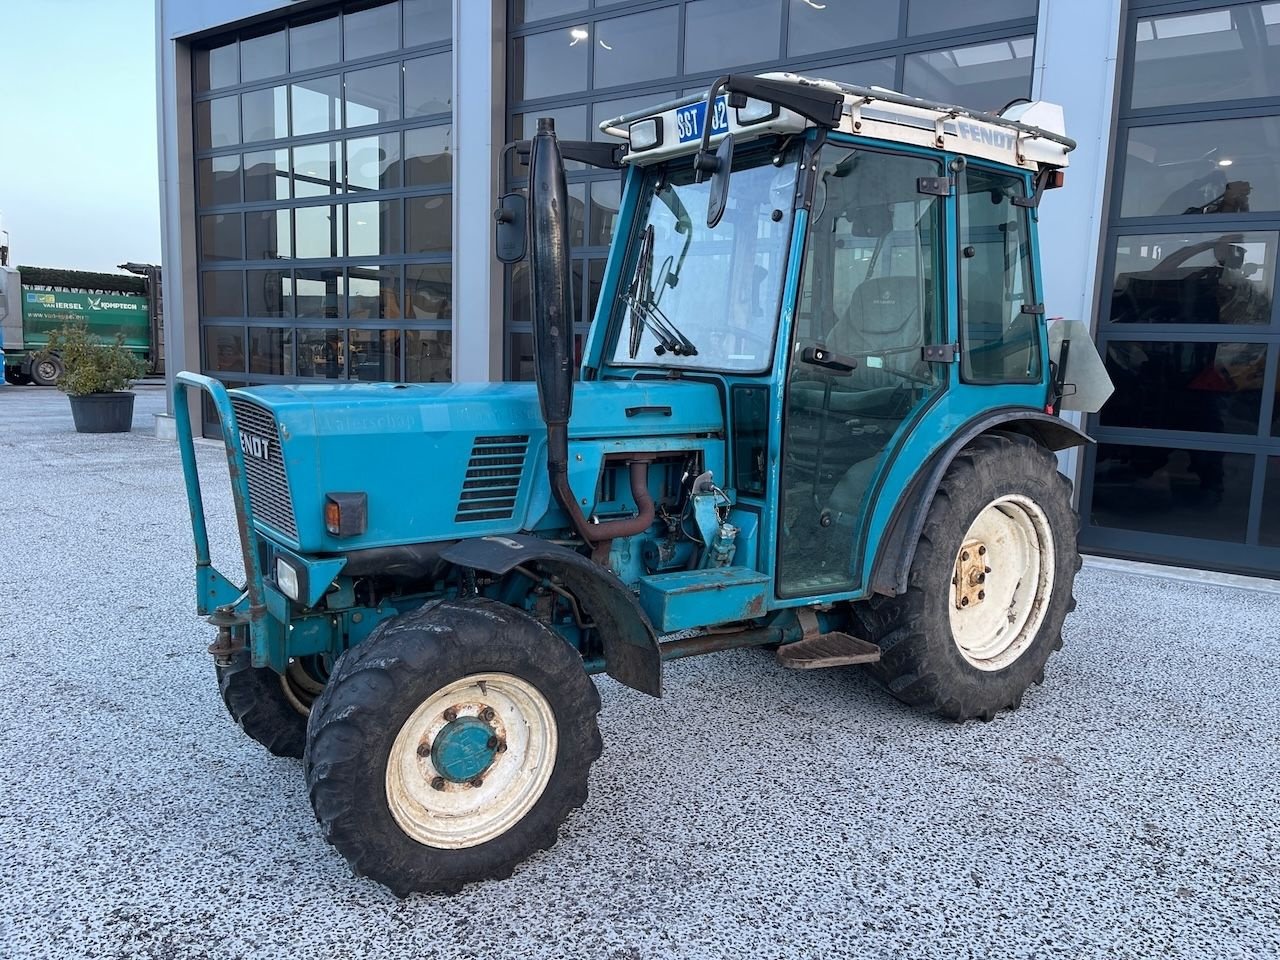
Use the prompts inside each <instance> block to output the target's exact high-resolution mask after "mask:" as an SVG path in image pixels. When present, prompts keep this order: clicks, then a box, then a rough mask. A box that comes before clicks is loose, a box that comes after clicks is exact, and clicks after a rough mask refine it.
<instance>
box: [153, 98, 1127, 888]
mask: <svg viewBox="0 0 1280 960" xmlns="http://www.w3.org/2000/svg"><path fill="white" fill-rule="evenodd" d="M602 129H603V130H604V132H605V133H607V134H611V135H613V136H615V137H617V138H619V139H620V140H621V143H620V144H619V143H611V142H607V141H606V142H603V143H600V142H568V141H564V142H561V141H558V139H557V138H556V136H555V133H554V125H553V123H552V122H551V121H550V120H546V119H544V120H539V122H538V126H537V132H536V135H535V136H534V137H533V138H532V139H531V140H529V141H524V142H521V143H518V144H514V145H512V148H513V149H514V150H515V151H516V152H517V153H519V154H520V155H522V156H524V157H525V158H526V160H527V162H528V165H529V186H528V190H527V194H526V195H521V194H518V193H517V194H511V195H508V196H505V197H502V198H501V199H500V200H499V203H498V209H497V211H496V213H495V218H496V221H497V226H496V230H497V238H496V241H495V245H496V250H497V252H498V256H499V258H500V259H503V260H505V261H507V262H513V261H515V260H519V259H523V258H524V257H526V256H527V257H528V259H529V265H528V267H529V272H530V276H531V285H532V309H533V316H534V356H535V383H531V384H527V383H490V384H462V383H459V384H452V385H449V384H409V383H395V384H393V383H384V384H369V383H352V384H349V385H346V384H344V385H330V384H315V385H298V386H270V387H254V388H249V389H235V390H227V389H225V388H224V387H223V386H222V385H221V384H220V383H218V382H217V381H215V380H212V379H209V378H207V377H202V376H198V375H196V374H193V373H181V374H179V375H178V377H177V387H176V394H175V406H176V409H177V413H178V416H177V417H176V420H177V424H178V427H179V432H180V449H181V454H182V463H183V469H184V471H185V474H186V483H187V488H188V494H189V498H190V507H191V517H192V526H193V529H194V534H195V544H196V582H197V591H198V593H197V604H198V608H199V611H200V612H201V613H202V614H205V615H208V619H209V621H210V623H211V624H212V625H213V626H215V627H216V629H217V634H216V637H215V638H214V641H213V643H212V645H211V646H210V652H211V653H212V654H213V655H214V658H215V664H216V672H217V677H218V682H219V686H220V689H221V694H222V697H223V699H224V701H225V702H226V706H227V708H228V710H229V711H230V713H231V715H232V717H233V718H234V719H235V720H236V721H237V722H238V723H239V724H240V725H241V726H242V727H243V729H244V731H245V733H247V734H248V735H249V736H250V737H252V738H253V739H255V740H257V741H259V742H260V743H262V744H263V745H264V746H266V747H267V748H268V749H269V750H270V751H271V752H272V753H275V754H278V755H286V756H294V757H302V758H303V762H304V768H305V775H306V782H307V787H308V790H309V793H310V797H311V802H312V804H313V806H314V809H315V814H316V817H317V819H318V820H319V822H320V825H321V829H322V831H323V833H324V836H325V837H326V838H327V839H328V840H329V841H330V842H331V843H332V844H333V845H334V846H335V847H337V848H338V850H339V851H341V853H342V854H343V855H344V856H345V857H346V858H347V860H348V861H349V862H350V864H351V866H352V867H353V868H354V870H355V872H357V873H358V874H363V875H367V876H369V877H372V878H374V879H376V880H378V881H380V882H381V883H383V884H385V885H386V886H387V887H389V888H390V889H391V890H393V891H394V892H396V893H398V894H401V895H404V894H407V893H409V892H412V891H446V892H453V891H456V890H458V889H459V888H460V887H462V885H463V884H465V883H467V882H470V881H477V880H482V879H486V878H501V877H506V876H508V875H510V873H511V872H512V870H513V869H514V867H515V866H516V864H518V863H520V862H521V861H522V860H524V859H526V858H527V857H529V856H530V855H532V854H533V853H534V852H535V851H538V850H540V849H544V848H546V847H549V846H550V845H551V844H552V843H554V842H555V840H556V835H557V831H558V829H559V827H560V825H561V824H562V822H563V821H564V820H565V818H566V817H567V816H568V814H569V812H570V811H571V810H573V809H574V808H576V807H578V806H580V805H582V804H583V803H584V802H585V801H586V797H587V773H588V770H589V768H590V766H591V764H592V762H593V761H594V760H595V759H596V758H597V757H598V756H599V754H600V751H601V738H600V734H599V731H598V729H597V723H596V717H597V713H598V712H599V709H600V697H599V695H598V693H597V691H596V687H595V684H594V683H593V681H592V679H591V677H592V675H594V674H600V673H604V674H607V675H608V676H610V677H612V678H613V679H614V680H616V681H618V682H619V683H622V684H625V685H626V686H629V687H632V688H634V689H636V690H640V691H643V692H644V693H647V694H651V695H653V696H655V697H656V696H660V695H661V694H662V689H663V664H664V662H665V661H668V660H674V659H676V658H680V657H688V656H693V655H696V654H704V653H711V652H713V651H719V650H727V649H731V648H738V647H748V646H755V647H764V648H770V649H774V650H776V657H777V660H778V661H779V663H780V664H781V665H782V666H783V667H789V668H795V669H801V670H808V669H815V668H823V667H842V666H847V665H851V664H862V665H865V667H866V668H867V669H869V670H870V671H871V672H872V673H873V674H874V676H875V677H877V678H878V679H879V681H880V682H882V683H883V684H884V685H885V686H886V687H887V688H888V690H889V691H890V693H892V694H893V696H895V697H897V698H898V699H900V700H902V701H903V702H905V703H907V704H909V705H911V706H913V707H916V708H918V709H921V710H924V711H929V712H932V713H936V714H939V715H941V716H942V717H945V718H950V719H952V720H958V721H960V720H966V719H969V718H982V719H984V720H989V719H991V718H992V717H993V716H994V715H995V714H996V713H997V712H999V711H1001V710H1006V709H1011V708H1015V707H1017V706H1019V704H1020V703H1021V701H1022V697H1023V693H1024V691H1026V690H1027V688H1028V686H1029V685H1031V684H1033V683H1039V682H1040V681H1041V680H1042V678H1043V676H1044V669H1045V663H1046V661H1047V660H1048V659H1049V657H1050V655H1051V654H1052V653H1053V651H1054V650H1055V649H1057V648H1058V647H1060V646H1061V643H1062V626H1063V621H1064V619H1065V617H1066V616H1067V614H1068V613H1069V612H1070V611H1071V609H1072V606H1073V603H1074V601H1073V599H1072V583H1073V581H1074V578H1075V573H1076V571H1077V569H1078V568H1079V565H1080V560H1079V556H1078V553H1077V548H1076V528H1077V519H1076V515H1075V513H1074V511H1073V509H1072V503H1071V491H1070V485H1069V483H1068V481H1067V480H1066V479H1065V478H1064V477H1063V476H1062V475H1061V474H1060V473H1059V471H1058V469H1057V466H1058V464H1057V459H1056V456H1055V451H1059V450H1063V449H1065V448H1069V447H1072V446H1076V445H1080V444H1084V443H1087V442H1089V441H1088V438H1087V437H1086V436H1085V435H1084V434H1082V433H1081V432H1080V431H1078V430H1077V429H1076V428H1075V427H1073V426H1071V425H1070V424H1068V423H1067V422H1065V421H1064V420H1063V419H1062V418H1061V417H1060V416H1059V415H1058V414H1059V412H1060V411H1061V410H1062V409H1096V408H1097V406H1098V405H1099V404H1100V403H1101V401H1102V400H1103V399H1105V397H1106V395H1107V393H1108V392H1109V390H1110V382H1109V381H1108V380H1107V378H1106V373H1105V370H1104V369H1103V367H1102V364H1101V361H1100V360H1099V358H1098V355H1097V353H1096V351H1095V349H1094V347H1093V344H1092V341H1091V340H1090V338H1089V336H1088V332H1087V330H1086V329H1085V328H1084V327H1083V326H1082V325H1081V324H1080V323H1079V322H1078V321H1063V320H1057V321H1053V322H1049V320H1048V319H1047V318H1046V316H1045V311H1044V307H1043V305H1042V304H1041V302H1040V291H1041V281H1040V269H1039V264H1038V254H1037V238H1036V230H1037V216H1038V214H1037V207H1038V204H1039V201H1040V198H1041V196H1042V195H1043V193H1044V191H1045V190H1046V189H1048V188H1052V187H1056V186H1060V185H1061V184H1062V181H1063V171H1064V168H1065V167H1066V165H1067V154H1068V152H1069V151H1070V150H1071V149H1072V148H1073V146H1074V144H1073V142H1072V141H1071V140H1070V139H1068V138H1067V137H1066V136H1065V135H1064V133H1063V125H1062V113H1061V110H1060V109H1059V108H1057V107H1055V106H1053V105H1050V104H1045V103H1024V104H1020V105H1017V106H1013V107H1011V108H1008V109H1006V110H1004V111H1003V112H1002V113H1000V114H999V115H996V114H984V113H977V112H974V111H970V110H966V109H963V108H960V107H955V106H949V105H945V104H938V103H932V102H928V101H923V100H918V99H914V98H910V97H906V96H903V95H901V94H897V93H893V92H891V91H887V90H881V89H879V88H867V87H858V86H852V85H847V84H838V83H832V82H828V81H822V80H809V79H804V78H801V77H798V76H793V75H790V74H767V75H764V76H751V75H730V76H725V77H721V78H720V79H718V80H717V81H716V82H715V83H714V84H713V85H712V86H711V88H710V89H709V91H708V92H707V94H706V96H705V97H691V98H685V99H681V100H677V101H674V102H670V103H665V104H662V105H660V106H656V107H654V108H652V109H650V110H644V111H641V112H638V113H634V114H629V115H626V116H622V117H618V118H617V119H615V120H611V121H609V122H607V123H605V124H603V125H602ZM565 159H572V160H575V161H578V162H582V163H588V164H594V165H596V166H604V167H611V168H615V169H618V170H619V171H620V176H621V177H622V181H623V191H622V203H621V206H620V210H619V214H618V219H617V226H616V231H615V236H614V242H613V246H612V248H611V250H610V254H609V260H608V266H607V267H606V270H605V275H604V282H603V286H602V290H601V295H600V305H599V308H598V309H597V311H596V316H595V320H594V323H592V325H591V328H590V335H589V337H588V338H587V342H586V345H585V349H584V351H583V356H582V361H581V365H580V367H578V369H577V370H576V371H575V369H574V363H573V360H572V357H573V355H574V346H573V322H574V319H575V318H574V316H573V297H572V296H571V286H570V282H571V281H570V263H569V255H568V222H569V202H570V201H569V195H568V193H567V191H566V187H565V177H564V160H565ZM470 215H472V216H477V215H479V212H478V211H472V212H471V214H470ZM485 216H488V213H487V212H486V213H485ZM1068 361H1069V363H1068ZM575 372H576V374H577V376H576V378H575ZM196 391H203V392H205V393H206V394H207V395H208V400H209V401H210V402H211V404H212V407H213V409H214V410H216V412H217V416H218V417H219V418H220V422H221V429H222V433H223V435H224V437H225V441H226V453H227V462H228V465H229V468H230V474H231V490H232V495H233V497H234V501H235V512H236V517H237V521H238V532H239V546H240V549H241V552H242V554H243V563H244V571H243V576H241V573H240V571H239V570H237V571H236V572H235V575H234V576H231V575H227V574H223V573H221V572H219V571H218V570H217V569H215V568H214V566H213V565H212V564H211V562H210V556H209V539H208V535H207V531H206V523H205V519H204V510H203V503H202V494H201V490H200V481H199V477H198V474H197V470H196V455H195V447H194V444H193V440H192V432H191V420H190V417H189V410H188V403H189V401H190V397H189V395H194V394H195V392H196ZM575 394H576V396H575ZM575 399H576V401H577V402H576V403H575V402H574V401H575ZM238 562H239V561H238V560H237V564H238Z"/></svg>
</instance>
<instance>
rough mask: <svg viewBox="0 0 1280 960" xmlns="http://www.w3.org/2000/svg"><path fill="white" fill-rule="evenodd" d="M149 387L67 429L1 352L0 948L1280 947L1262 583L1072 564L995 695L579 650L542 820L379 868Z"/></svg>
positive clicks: (1257, 951)
mask: <svg viewBox="0 0 1280 960" xmlns="http://www.w3.org/2000/svg"><path fill="white" fill-rule="evenodd" d="M161 409H163V393H162V391H161V389H160V388H158V387H142V388H140V390H139V398H138V408H137V412H136V416H135V432H134V433H132V434H129V435H121V436H79V435H76V434H75V433H74V432H73V431H72V427H71V419H70V415H69V411H68V409H67V404H66V400H65V399H64V398H63V397H62V396H61V395H60V394H56V393H53V392H52V391H40V390H37V389H34V388H12V387H3V388H0V543H2V544H3V548H2V549H0V799H2V802H0V957H3V958H26V957H60V958H61V957H139V958H185V957H192V958H195V957H217V958H221V957H267V958H276V957H286V956H288V957H293V956H303V957H316V958H347V957H350V958H381V957H414V958H437V957H438V958H483V960H499V958H505V957H521V958H524V957H529V958H542V957H573V958H579V957H581V958H595V957H601V958H617V960H638V958H650V957H690V958H713V957H726V958H729V957H732V958H738V957H797V958H825V957H849V958H854V957H858V958H862V957H886V958H888V957H900V956H910V957H938V958H959V957H1072V958H1078V957H1086V956H1088V957H1103V956H1105V957H1166V956H1179V957H1215V958H1216V957H1276V956H1280V826H1278V825H1277V820H1278V819H1280V708H1278V707H1277V691H1280V596H1277V595H1274V594H1268V593H1262V592H1248V591H1244V590H1236V589H1228V588H1224V587H1218V586H1213V585H1209V584H1203V583H1176V582H1172V581H1166V580H1161V579H1152V578H1148V577H1140V576H1133V575H1127V574H1123V573H1115V572H1109V571H1105V570H1100V569H1098V568H1092V569H1091V568H1089V567H1088V566H1086V568H1085V570H1084V572H1083V573H1082V574H1081V577H1080V579H1079V581H1078V584H1077V593H1078V596H1079V599H1080V606H1079V609H1078V611H1077V612H1076V614H1075V615H1074V616H1073V617H1072V618H1071V620H1070V621H1069V624H1068V628H1067V634H1066V645H1065V647H1064V649H1063V651H1062V652H1061V653H1060V654H1059V655H1057V656H1056V657H1055V658H1054V659H1053V660H1052V661H1051V663H1050V667H1049V671H1048V676H1047V679H1046V683H1045V685H1044V686H1043V687H1039V688H1036V689H1035V690H1033V691H1032V692H1031V693H1030V694H1029V695H1028V697H1027V699H1026V703H1025V705H1024V706H1023V708H1022V709H1021V710H1020V711H1018V712H1017V713H1015V714H1012V715H1008V716H1002V717H1000V718H998V719H997V720H995V721H994V722H992V723H988V724H982V723H970V724H967V725H965V726H955V725H951V724H947V723H942V722H939V721H937V720H934V719H930V718H928V717H922V716H918V715H916V714H914V713H912V712H910V711H909V710H907V709H906V708H905V707H902V706H900V705H899V704H898V703H896V702H895V701H893V700H891V699H890V698H889V697H888V696H887V695H885V694H884V693H882V692H881V691H879V690H878V689H877V688H876V687H875V686H873V685H872V684H871V683H870V682H869V681H868V680H867V679H866V678H865V677H864V676H863V675H862V674H860V673H859V672H857V671H856V670H849V671H826V672H819V673H816V674H807V673H796V672H789V671H785V670H782V669H780V668H778V667H777V666H776V665H775V664H774V662H773V660H772V658H771V657H769V656H768V655H767V654H766V653H764V652H762V651H735V652H729V653H722V654H716V655H712V656H707V657H702V658H699V659H694V660H685V661H680V662H677V663H673V664H671V665H669V667H668V673H667V677H668V680H667V684H668V690H669V693H668V695H667V696H666V697H665V698H664V699H662V700H653V699H650V698H648V697H645V696H642V695H640V694H637V693H634V692H632V691H630V690H628V689H626V688H623V687H621V686H619V685H617V684H615V683H613V682H612V681H609V680H602V681H601V689H602V693H603V700H604V711H603V713H602V715H601V726H602V731H603V733H604V740H605V752H604V756H603V757H602V758H601V760H600V762H599V763H597V764H596V766H595V768H594V771H593V773H592V777H591V796H590V799H589V801H588V803H587V805H586V807H585V808H584V809H582V810H579V811H577V812H576V813H575V814H574V815H573V816H571V817H570V819H569V821H568V823H567V824H566V825H565V827H564V828H563V830H562V831H561V839H560V842H559V844H557V845H556V846H555V847H554V848H552V849H551V850H550V851H547V852H546V853H543V854H540V855H538V856H537V857H535V858H534V859H532V860H531V861H529V862H528V863H526V864H524V865H523V866H522V867H520V868H518V869H517V871H516V874H515V876H514V877H513V878H512V879H510V880H508V881H505V882H501V883H490V884H485V885H480V886H471V887H468V888H466V889H465V890H464V891H463V892H462V893H461V894H459V895H457V896H455V897H451V898H443V897H414V898H410V899H408V900H403V901H402V900H397V899H396V898H395V897H393V896H391V895H390V894H389V893H387V892H386V891H385V890H383V889H382V888H381V887H379V886H377V885H376V884H374V883H372V882H370V881H367V880H362V879H355V878H353V877H352V876H351V875H350V873H349V872H348V870H347V868H346V865H345V863H344V862H343V860H342V859H341V857H340V856H338V855H337V853H336V852H335V851H334V850H333V849H331V848H330V847H329V846H328V845H327V844H326V843H325V842H324V840H323V839H322V838H321V837H320V834H319V832H318V830H317V828H316V824H315V821H314V819H313V817H312V814H311V810H310V807H309V804H308V801H307V797H306V791H305V789H304V786H303V781H302V774H301V768H300V765H299V764H298V763H296V762H293V761H288V760H279V759H275V758H272V757H270V756H268V755H267V754H266V752H265V751H264V750H262V749H261V748H259V747H258V746H256V745H255V744H253V743H252V742H250V741H248V740H247V739H246V738H245V737H244V736H243V735H242V734H241V733H240V731H239V730H238V728H236V727H235V726H234V724H232V723H231V721H230V720H229V719H228V718H227V716H226V714H225V712H224V710H223V707H222V704H221V702H220V701H219V699H218V695H217V690H216V687H215V684H214V680H213V668H212V665H211V663H210V660H209V657H208V655H207V654H206V653H205V652H204V648H205V645H206V644H207V643H208V642H209V640H210V639H211V634H210V631H209V628H208V627H207V625H205V624H204V623H203V622H202V621H201V620H199V619H198V618H197V617H196V616H195V615H194V613H193V578H192V569H191V564H192V559H191V553H192V551H191V543H190V529H189V527H188V525H187V508H186V503H185V498H184V494H183V486H182V476H181V469H180V467H179V464H178V458H177V450H176V448H175V446H174V445H173V444H171V443H165V442H162V441H158V440H155V439H153V438H152V436H151V423H152V417H151V414H152V413H155V412H157V411H158V410H161ZM221 456H222V454H221V451H220V448H219V447H218V446H217V445H215V444H204V443H202V444H201V445H200V447H199V457H200V461H201V464H202V466H203V467H204V468H205V472H206V473H207V475H208V479H207V481H206V482H207V490H206V504H207V506H208V509H209V513H210V522H211V524H212V526H213V531H214V535H215V559H216V558H218V557H222V558H227V560H224V563H225V564H226V565H225V566H224V569H229V570H230V569H234V566H233V564H232V562H231V560H230V558H232V557H233V556H234V553H233V548H234V541H233V539H232V538H233V528H232V517H231V511H230V501H229V499H228V496H227V493H226V490H227V482H226V476H225V462H224V461H222V460H221Z"/></svg>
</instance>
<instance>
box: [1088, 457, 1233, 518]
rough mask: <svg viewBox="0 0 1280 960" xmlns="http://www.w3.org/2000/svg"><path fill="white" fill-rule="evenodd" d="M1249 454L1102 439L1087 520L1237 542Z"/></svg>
mask: <svg viewBox="0 0 1280 960" xmlns="http://www.w3.org/2000/svg"><path fill="white" fill-rule="evenodd" d="M1252 486H1253V456H1252V455H1251V454H1242V453H1220V452H1218V451H1216V450H1181V449H1177V448H1171V447H1147V446H1136V445H1123V444H1114V443H1102V444H1099V445H1098V450H1097V462H1096V464H1095V467H1094V477H1093V509H1092V512H1091V513H1090V520H1091V522H1092V523H1094V524H1096V525H1097V526H1100V527H1118V528H1120V529H1122V530H1138V531H1143V532H1147V533H1162V534H1168V535H1171V536H1178V537H1196V538H1200V539H1205V540H1228V541H1232V542H1235V543H1243V542H1244V539H1245V532H1246V526H1247V523H1248V519H1249V493H1250V490H1251V488H1252Z"/></svg>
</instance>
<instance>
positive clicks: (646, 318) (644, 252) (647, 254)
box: [626, 224, 698, 360]
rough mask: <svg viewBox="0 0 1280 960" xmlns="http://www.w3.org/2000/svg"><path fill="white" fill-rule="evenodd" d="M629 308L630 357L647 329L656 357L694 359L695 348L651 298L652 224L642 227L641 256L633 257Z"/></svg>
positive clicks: (638, 346) (628, 293)
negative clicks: (634, 266)
mask: <svg viewBox="0 0 1280 960" xmlns="http://www.w3.org/2000/svg"><path fill="white" fill-rule="evenodd" d="M626 301H627V304H628V305H629V306H630V307H631V331H630V333H631V339H630V343H629V346H630V355H631V359H632V360H634V359H635V358H636V355H637V354H638V353H639V352H640V341H641V339H642V338H643V335H644V331H645V329H646V328H647V329H648V330H649V332H650V333H652V334H653V336H654V338H655V339H656V340H657V341H658V344H657V346H655V347H654V348H653V352H654V353H656V354H657V355H658V356H662V355H663V354H665V353H673V354H675V355H676V356H678V357H695V356H697V355H698V348H697V347H695V346H694V345H693V341H692V340H690V339H689V338H688V337H686V336H685V335H684V334H683V333H681V332H680V330H679V328H677V327H676V325H675V324H674V323H672V322H671V319H670V318H669V317H668V316H667V315H666V314H665V313H663V312H662V308H661V307H659V306H658V304H657V301H656V300H655V299H654V296H653V224H649V226H647V227H645V230H644V236H643V237H641V239H640V255H639V256H638V257H637V258H636V273H635V276H634V277H633V278H632V280H631V288H630V289H629V290H628V291H627V295H626Z"/></svg>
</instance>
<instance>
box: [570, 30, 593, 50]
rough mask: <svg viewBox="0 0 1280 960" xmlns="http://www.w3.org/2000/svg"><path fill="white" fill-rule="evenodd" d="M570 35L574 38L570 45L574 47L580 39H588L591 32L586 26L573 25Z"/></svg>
mask: <svg viewBox="0 0 1280 960" xmlns="http://www.w3.org/2000/svg"><path fill="white" fill-rule="evenodd" d="M569 36H571V37H573V39H572V40H570V41H569V46H571V47H573V46H576V45H577V44H578V43H579V41H582V40H585V39H587V37H589V36H591V34H589V33H587V28H586V27H573V28H572V29H571V30H570V31H569Z"/></svg>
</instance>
